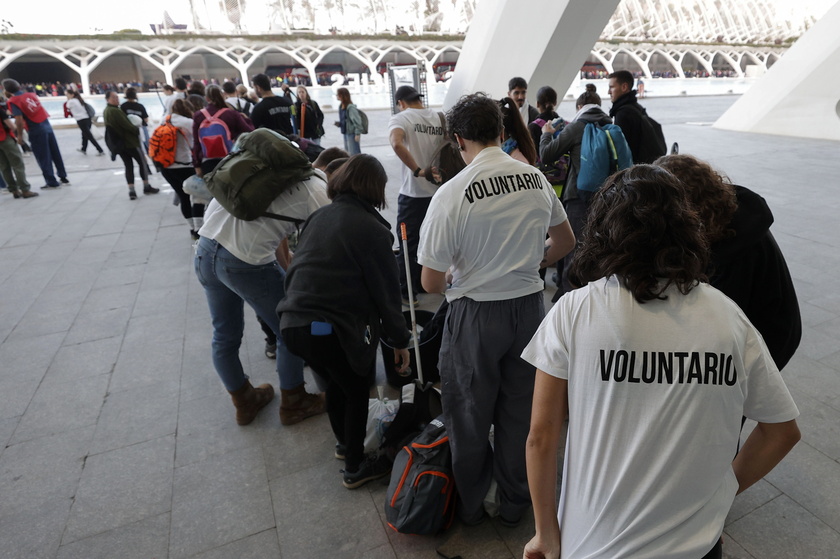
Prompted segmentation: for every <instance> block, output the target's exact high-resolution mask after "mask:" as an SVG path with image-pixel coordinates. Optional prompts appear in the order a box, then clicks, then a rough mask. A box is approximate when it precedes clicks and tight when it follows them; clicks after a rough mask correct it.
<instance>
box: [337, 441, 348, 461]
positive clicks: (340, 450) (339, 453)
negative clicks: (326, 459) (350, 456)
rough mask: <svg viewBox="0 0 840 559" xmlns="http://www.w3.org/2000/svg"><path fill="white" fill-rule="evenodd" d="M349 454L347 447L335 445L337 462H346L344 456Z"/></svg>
mask: <svg viewBox="0 0 840 559" xmlns="http://www.w3.org/2000/svg"><path fill="white" fill-rule="evenodd" d="M346 454H347V446H346V445H343V444H341V443H335V457H336V459H337V460H344V455H346Z"/></svg>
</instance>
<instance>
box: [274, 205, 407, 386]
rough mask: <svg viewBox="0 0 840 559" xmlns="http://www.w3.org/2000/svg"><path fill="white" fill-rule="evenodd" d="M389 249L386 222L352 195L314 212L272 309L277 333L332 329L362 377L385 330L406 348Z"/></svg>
mask: <svg viewBox="0 0 840 559" xmlns="http://www.w3.org/2000/svg"><path fill="white" fill-rule="evenodd" d="M392 244H393V237H392V235H391V232H390V230H389V225H388V222H387V221H385V219H383V217H382V216H381V215H379V212H377V211H376V209H375V208H374V207H373V206H371V205H370V204H369V203H367V202H365V201H363V200H361V199H360V198H358V197H357V196H355V195H352V194H342V195H339V196H337V197H336V198H335V200H333V203H332V204H330V205H328V206H324V207H323V208H321V209H319V210H317V211H316V212H314V213H313V214H312V215H311V216H309V219H308V220H307V221H306V223H305V224H304V226H303V230H302V232H301V235H300V240H299V242H298V246H297V250H296V251H295V255H294V258H293V259H292V265H291V266H290V267H289V270H288V272H287V274H286V284H285V285H286V297H285V298H284V299H283V300H282V301H280V304H278V305H277V312H278V313H279V314H280V330H281V331H282V330H284V329H286V328H292V327H297V326H307V325H308V324H310V323H312V322H313V321H320V322H328V323H330V324H331V325H332V326H333V330H334V331H335V333H336V335H337V336H338V339H339V341H340V342H341V347H342V348H343V349H344V352H345V354H346V356H347V361H348V362H349V363H350V365H351V366H352V367H353V370H354V371H355V372H356V373H357V374H359V375H362V376H365V375H367V374H368V373H369V371H370V368H371V366H372V365H373V363H374V361H375V360H376V351H377V347H378V346H379V338H380V332H381V331H382V330H384V332H385V333H386V335H387V336H388V337H389V338H390V341H391V342H393V346H394V347H398V348H405V347H408V340H409V337H410V333H409V331H408V329H407V328H406V323H405V319H404V318H403V314H402V303H401V300H400V283H399V279H398V278H399V275H398V271H397V261H396V259H395V258H394V253H393V251H392V249H391V246H392ZM368 329H369V330H368ZM366 340H367V341H366Z"/></svg>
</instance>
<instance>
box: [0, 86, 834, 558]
mask: <svg viewBox="0 0 840 559" xmlns="http://www.w3.org/2000/svg"><path fill="white" fill-rule="evenodd" d="M733 101H734V98H733V97H718V98H676V99H651V100H647V101H646V102H645V103H644V104H645V105H647V106H648V109H649V111H650V113H651V114H652V115H653V116H654V117H655V118H657V119H659V120H660V122H662V124H663V126H664V129H665V133H666V136H667V137H668V139H669V141H679V143H680V146H681V148H682V151H683V152H690V153H693V154H696V155H698V156H700V157H702V158H705V159H708V160H710V161H711V162H712V163H714V164H715V165H717V166H719V168H721V169H722V170H724V171H726V172H727V173H728V174H729V175H730V177H731V178H732V179H733V180H734V181H735V182H737V183H740V184H744V185H746V186H749V187H750V188H752V189H754V190H756V191H758V192H759V193H761V194H762V195H763V196H764V197H765V198H767V200H768V202H769V204H770V206H771V208H772V209H773V211H774V213H775V215H776V223H775V225H774V226H773V231H774V234H775V236H776V238H777V239H778V242H779V244H780V245H781V247H782V249H783V251H784V252H785V255H786V257H787V259H788V263H789V265H790V268H791V271H792V273H793V275H794V278H795V280H796V285H797V289H798V293H799V297H800V304H801V307H802V313H803V320H804V336H803V341H802V345H801V347H800V349H799V351H798V353H797V355H796V356H795V357H794V359H793V360H792V361H791V363H790V365H789V366H788V367H787V369H786V370H785V371H784V376H785V378H786V380H787V382H788V385H789V387H790V389H791V391H792V393H793V394H794V397H795V398H796V401H797V403H798V404H799V406H800V409H801V411H802V417H801V419H800V426H801V428H802V432H803V439H802V442H801V443H799V445H798V446H797V447H796V448H795V449H794V451H793V452H792V453H791V455H790V456H789V457H788V458H787V459H786V460H785V461H784V462H782V464H781V465H780V466H779V467H778V468H777V469H776V470H775V471H773V472H772V473H771V474H770V475H769V476H767V478H766V479H765V480H763V481H762V482H760V483H759V484H757V485H756V486H755V487H754V488H751V489H750V490H749V491H747V492H746V493H744V494H743V495H741V496H739V497H738V498H737V499H736V501H735V505H734V507H733V509H732V511H731V513H730V515H729V518H728V520H727V526H726V535H725V538H726V539H725V553H726V555H727V556H728V557H731V558H739V559H740V558H744V559H746V558H754V559H776V558H793V557H811V558H829V557H837V554H838V551H837V550H838V549H840V463H838V460H840V344H838V338H839V337H840V279H838V278H840V250H838V248H840V246H838V245H840V238H838V235H837V227H836V224H837V217H836V216H837V214H838V212H840V193H838V192H837V191H836V177H837V176H838V175H840V163H838V161H840V158H838V149H840V145H838V144H837V143H832V142H821V141H814V140H798V139H791V138H782V137H773V136H761V135H748V134H741V133H734V132H725V131H718V130H714V129H712V128H711V127H710V126H709V124H710V123H711V122H713V121H714V120H715V118H716V117H717V116H718V115H720V114H721V113H722V112H723V111H724V110H725V109H726V108H727V107H728V106H729V105H730V104H731V103H732V102H733ZM560 112H561V114H563V115H564V116H571V115H572V114H573V112H574V111H573V108H572V107H571V106H570V105H569V104H568V103H564V104H563V105H562V106H561V110H560ZM369 114H370V117H371V129H372V134H370V135H369V136H365V137H364V138H363V141H362V149H363V150H364V151H366V152H369V153H372V154H373V155H376V156H378V157H380V158H381V160H382V161H383V163H384V164H385V166H386V169H387V170H388V171H389V174H390V175H391V177H392V178H393V179H396V177H397V176H398V172H399V171H398V169H399V165H400V164H399V162H398V161H397V160H396V158H395V157H394V156H393V155H392V154H391V151H390V148H389V147H388V142H387V130H386V126H385V125H386V122H387V118H388V114H387V112H385V111H370V112H369ZM332 117H333V115H329V114H328V115H327V121H328V122H332V120H331V119H332ZM826 118H835V117H834V115H828V116H827V117H826ZM333 120H334V119H333ZM57 134H58V138H59V143H60V145H61V146H62V149H63V153H64V156H65V160H66V163H67V166H68V170H69V174H70V179H71V181H72V183H73V184H72V186H69V187H63V188H61V189H59V190H56V191H41V196H40V197H38V198H35V199H31V200H13V199H12V197H11V196H9V195H4V196H0V224H2V225H0V542H2V544H0V557H3V558H6V557H8V558H40V557H44V558H56V557H57V558H61V559H65V558H96V557H102V558H110V557H120V558H134V557H136V558H147V557H157V558H166V557H168V558H171V559H182V558H202V559H209V558H228V557H241V558H247V557H255V558H256V557H259V558H264V557H283V558H291V559H295V558H301V557H316V558H321V557H324V558H326V557H330V558H336V557H346V558H357V557H359V558H361V557H364V558H371V559H374V558H376V559H379V558H383V559H385V558H400V559H408V558H415V557H416V558H425V557H435V556H436V554H435V550H436V549H438V548H441V546H443V547H442V549H443V550H446V551H448V552H449V553H450V554H451V555H454V554H461V556H462V557H464V558H492V559H495V558H499V559H502V558H509V557H519V556H521V552H522V546H523V544H524V543H525V542H526V541H527V540H528V538H529V537H530V535H531V533H532V530H533V524H532V521H530V522H525V523H524V524H523V525H522V526H520V527H519V528H517V529H507V528H504V527H502V526H500V525H497V524H496V523H495V522H489V523H485V524H484V525H482V526H479V527H476V528H463V527H460V526H456V527H454V528H453V529H452V530H450V531H449V532H447V533H446V534H444V535H442V536H439V537H436V538H422V537H411V536H403V535H399V534H396V533H394V532H393V531H391V530H390V529H388V528H387V527H386V526H385V524H384V522H383V517H382V503H383V500H384V493H385V485H384V483H377V482H374V483H371V484H369V485H368V486H365V487H364V488H361V489H359V490H356V491H348V490H346V489H344V488H343V487H342V486H341V484H340V477H339V474H338V470H339V468H340V467H341V464H340V462H338V461H336V460H335V459H334V458H333V457H332V450H333V444H334V441H333V440H332V438H331V436H330V432H329V427H328V423H327V420H326V417H323V416H322V417H318V418H313V419H310V420H307V421H306V422H304V423H302V424H299V425H296V426H293V427H282V426H281V425H280V424H279V421H278V419H277V407H278V404H277V401H276V400H275V402H273V403H272V404H271V406H270V407H269V408H268V409H267V411H266V412H264V413H263V414H262V415H261V416H260V417H259V418H258V419H257V421H255V423H254V424H252V425H250V426H248V427H238V426H237V425H236V424H235V422H234V420H233V409H232V406H231V404H230V400H229V398H228V397H227V395H226V394H225V393H224V390H223V388H222V386H221V384H220V382H219V381H218V380H217V378H216V375H215V373H214V372H213V368H212V365H211V362H210V355H209V341H210V336H211V328H210V323H209V318H208V311H207V306H206V303H205V300H204V295H203V292H202V290H201V287H200V286H199V284H198V283H197V281H196V280H195V277H194V275H193V272H192V248H191V243H190V239H189V234H188V228H187V227H186V226H185V224H183V223H182V218H181V216H180V212H179V211H178V208H176V207H173V206H172V204H171V200H172V196H171V191H170V190H169V189H168V188H167V187H165V186H164V185H163V181H162V179H161V178H160V176H159V175H155V176H154V177H153V183H154V184H156V185H157V186H162V187H163V192H162V193H161V194H159V195H156V196H140V198H139V199H138V200H137V201H135V202H130V201H129V200H128V196H127V194H126V188H125V184H124V180H123V176H122V171H121V165H120V164H118V163H112V162H111V161H109V160H108V158H107V157H95V156H91V155H88V156H84V155H81V154H79V153H77V152H76V151H75V147H76V146H77V145H78V143H77V142H78V139H79V132H78V130H76V129H75V128H71V129H63V130H59V131H58V132H57ZM325 140H326V142H325V144H326V145H335V144H337V143H338V142H339V141H340V138H339V137H338V134H337V132H335V131H334V129H330V130H328V136H327V137H326V138H325ZM26 163H27V169H28V171H29V176H30V180H31V182H32V184H33V186H34V188H35V189H37V188H38V187H39V186H40V185H42V184H43V181H42V179H41V178H40V175H39V173H38V170H37V167H36V165H35V161H34V160H33V159H31V158H29V159H27V162H26ZM395 185H396V180H393V184H391V186H390V187H389V197H390V198H389V199H390V200H391V202H392V203H391V207H390V209H389V210H387V211H386V212H385V213H386V217H388V219H389V220H391V221H392V222H393V220H394V214H395V209H396V186H395ZM546 295H547V297H550V295H551V290H550V288H549V289H547V290H546ZM437 301H438V300H437V299H436V298H435V297H432V296H424V297H423V299H422V306H423V308H427V309H433V308H434V307H435V306H436V304H437ZM242 357H243V362H244V366H245V367H246V370H247V372H248V374H249V375H251V376H252V377H253V378H254V380H255V381H257V382H268V381H272V382H275V384H276V379H275V378H274V372H273V366H272V363H270V362H269V361H268V360H267V359H266V358H265V357H264V355H263V339H262V334H261V332H260V330H259V328H258V326H257V324H256V321H248V325H247V332H246V336H245V339H244V344H243V347H242Z"/></svg>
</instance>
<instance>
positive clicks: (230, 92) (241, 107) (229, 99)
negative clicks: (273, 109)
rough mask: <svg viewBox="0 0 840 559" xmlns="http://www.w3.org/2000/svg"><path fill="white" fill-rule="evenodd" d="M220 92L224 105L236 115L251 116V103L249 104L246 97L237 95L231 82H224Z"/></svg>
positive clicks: (234, 85)
mask: <svg viewBox="0 0 840 559" xmlns="http://www.w3.org/2000/svg"><path fill="white" fill-rule="evenodd" d="M243 87H244V86H243ZM222 92H223V93H224V95H225V103H227V106H228V107H230V108H231V109H233V110H234V111H236V112H238V113H242V114H243V115H245V116H249V115H250V114H251V107H252V106H253V103H251V101H250V100H249V99H248V98H247V97H240V96H239V95H237V93H236V84H234V83H233V82H231V81H226V82H225V83H224V84H222Z"/></svg>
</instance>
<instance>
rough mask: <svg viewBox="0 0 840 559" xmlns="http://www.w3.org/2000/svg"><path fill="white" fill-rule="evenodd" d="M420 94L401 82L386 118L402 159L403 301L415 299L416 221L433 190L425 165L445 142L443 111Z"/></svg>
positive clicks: (399, 255)
mask: <svg viewBox="0 0 840 559" xmlns="http://www.w3.org/2000/svg"><path fill="white" fill-rule="evenodd" d="M421 97H423V94H421V93H420V92H419V91H417V90H416V89H414V88H413V87H411V86H410V85H403V86H400V87H399V88H397V91H396V92H395V93H394V102H395V103H396V105H397V107H398V108H399V112H397V114H395V115H394V116H392V117H391V120H390V121H389V122H388V139H389V141H390V143H391V148H392V149H393V150H394V153H395V154H396V155H397V157H399V159H400V161H402V163H403V164H402V166H401V167H400V176H401V179H402V180H401V183H400V193H399V197H398V198H397V227H399V225H400V224H401V223H405V226H406V234H407V245H408V260H409V270H408V272H409V273H410V274H411V285H412V291H413V293H409V292H408V279H407V278H406V269H405V255H404V253H403V245H402V243H400V244H399V252H398V253H397V266H398V267H399V270H400V293H401V294H402V299H403V302H404V303H405V304H408V302H409V297H410V298H411V299H412V300H413V301H417V293H418V292H419V291H422V288H421V286H420V265H419V264H418V263H417V243H419V242H420V225H421V224H422V223H423V219H424V218H425V217H426V211H427V210H428V208H429V203H430V202H431V200H432V196H433V195H434V193H435V192H436V191H437V187H436V186H435V185H434V183H432V182H429V181H428V180H426V171H425V169H426V167H428V166H429V165H430V164H431V161H432V157H433V156H434V155H435V152H436V151H437V150H438V148H439V147H440V146H441V145H443V143H444V142H446V126H445V122H444V116H443V113H439V112H437V111H435V110H433V109H430V108H427V107H424V106H423V101H422V100H421Z"/></svg>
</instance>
